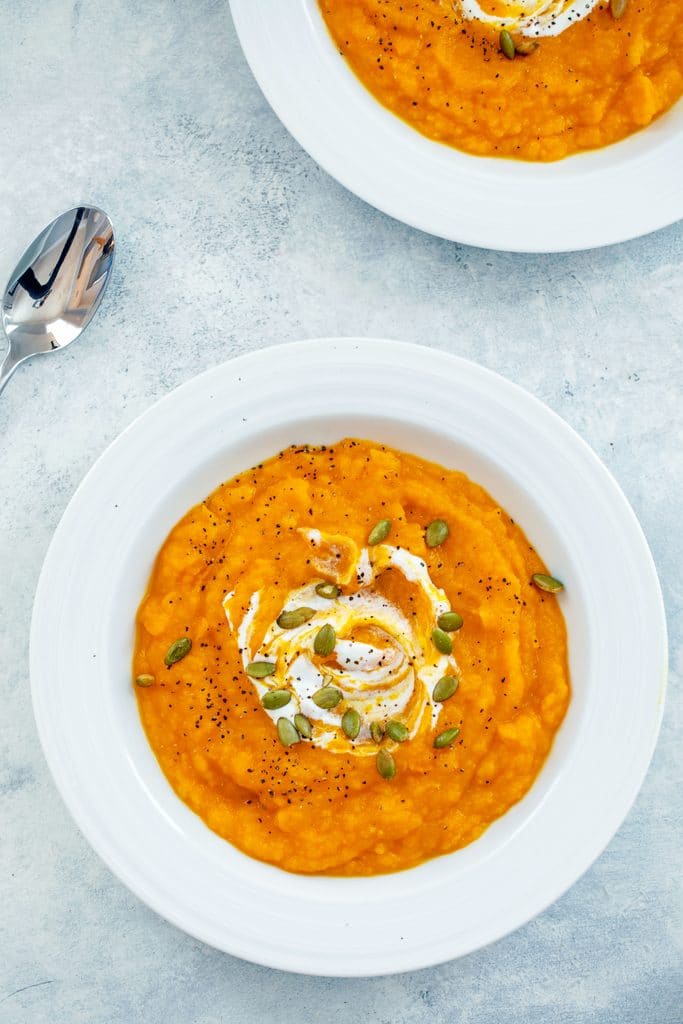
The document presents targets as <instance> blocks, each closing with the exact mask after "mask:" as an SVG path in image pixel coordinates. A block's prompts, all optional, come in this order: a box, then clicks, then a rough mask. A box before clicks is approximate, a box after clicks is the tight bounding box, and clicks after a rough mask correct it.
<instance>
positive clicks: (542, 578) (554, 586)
mask: <svg viewBox="0 0 683 1024" xmlns="http://www.w3.org/2000/svg"><path fill="white" fill-rule="evenodd" d="M531 581H532V583H533V584H534V586H536V587H538V589H539V590H545V591H546V593H548V594H557V593H558V591H560V590H564V583H560V581H559V580H556V579H555V577H554V576H546V574H545V573H544V572H535V573H534V575H533V576H532V577H531Z"/></svg>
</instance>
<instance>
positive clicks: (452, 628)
mask: <svg viewBox="0 0 683 1024" xmlns="http://www.w3.org/2000/svg"><path fill="white" fill-rule="evenodd" d="M436 624H437V626H438V627H439V629H443V630H444V631H445V632H446V633H456V632H457V631H458V630H459V629H462V615H458V613H457V612H444V613H443V615H439V617H438V619H437V620H436Z"/></svg>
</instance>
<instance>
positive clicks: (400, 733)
mask: <svg viewBox="0 0 683 1024" xmlns="http://www.w3.org/2000/svg"><path fill="white" fill-rule="evenodd" d="M386 731H387V736H388V737H389V739H390V740H393V741H394V742H395V743H405V741H406V740H407V739H408V737H409V736H410V731H409V730H408V729H407V727H406V726H405V725H404V724H403V722H397V721H396V719H392V720H391V721H390V722H387V730H386Z"/></svg>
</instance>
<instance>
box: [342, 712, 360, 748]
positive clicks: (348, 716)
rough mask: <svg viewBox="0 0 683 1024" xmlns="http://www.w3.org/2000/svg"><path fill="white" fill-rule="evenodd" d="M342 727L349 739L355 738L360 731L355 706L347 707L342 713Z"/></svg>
mask: <svg viewBox="0 0 683 1024" xmlns="http://www.w3.org/2000/svg"><path fill="white" fill-rule="evenodd" d="M342 729H343V730H344V732H345V733H346V735H347V736H348V737H349V739H350V740H355V738H356V736H357V735H358V733H359V732H360V715H359V714H358V712H357V711H356V709H355V708H349V710H348V711H345V712H344V714H343V715H342Z"/></svg>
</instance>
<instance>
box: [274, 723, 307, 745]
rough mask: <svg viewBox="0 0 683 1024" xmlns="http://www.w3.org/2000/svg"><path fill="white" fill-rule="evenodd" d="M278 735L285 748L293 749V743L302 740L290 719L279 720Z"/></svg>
mask: <svg viewBox="0 0 683 1024" xmlns="http://www.w3.org/2000/svg"><path fill="white" fill-rule="evenodd" d="M277 734H278V738H279V740H280V743H281V744H282V746H283V747H291V746H292V744H293V743H298V742H299V739H300V738H301V737H300V736H299V733H298V732H297V731H296V729H295V728H294V726H293V724H292V723H291V722H290V720H289V719H288V718H278V720H277Z"/></svg>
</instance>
